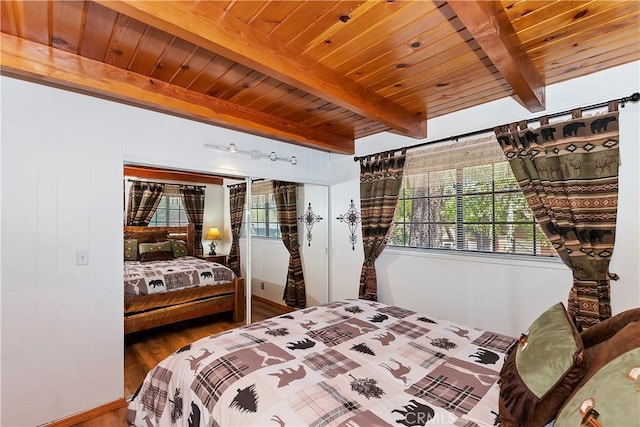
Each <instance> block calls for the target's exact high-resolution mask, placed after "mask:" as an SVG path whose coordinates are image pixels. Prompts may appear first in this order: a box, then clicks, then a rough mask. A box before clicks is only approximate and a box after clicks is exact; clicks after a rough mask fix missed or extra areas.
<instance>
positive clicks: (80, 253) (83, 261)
mask: <svg viewBox="0 0 640 427" xmlns="http://www.w3.org/2000/svg"><path fill="white" fill-rule="evenodd" d="M76 265H89V251H88V250H87V249H84V250H80V249H78V250H77V251H76Z"/></svg>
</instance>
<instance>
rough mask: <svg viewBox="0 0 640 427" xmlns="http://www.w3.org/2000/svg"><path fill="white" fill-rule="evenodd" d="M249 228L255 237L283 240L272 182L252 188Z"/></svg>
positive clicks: (255, 185)
mask: <svg viewBox="0 0 640 427" xmlns="http://www.w3.org/2000/svg"><path fill="white" fill-rule="evenodd" d="M249 227H250V229H251V236H253V237H269V238H274V239H280V238H282V235H281V234H280V225H279V224H278V214H277V211H276V201H275V198H274V195H273V187H272V183H271V181H266V182H263V183H259V184H254V185H253V186H252V187H251V203H250V216H249Z"/></svg>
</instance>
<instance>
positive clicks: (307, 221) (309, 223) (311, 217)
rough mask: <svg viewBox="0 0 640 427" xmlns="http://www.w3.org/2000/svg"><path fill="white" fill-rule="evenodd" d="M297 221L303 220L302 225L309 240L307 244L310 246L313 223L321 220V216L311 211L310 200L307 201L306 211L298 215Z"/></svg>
mask: <svg viewBox="0 0 640 427" xmlns="http://www.w3.org/2000/svg"><path fill="white" fill-rule="evenodd" d="M298 221H302V222H304V226H305V228H306V230H307V233H306V234H307V242H309V246H311V229H312V228H313V224H315V223H316V222H320V221H322V217H321V216H320V215H316V214H315V213H313V209H311V202H309V207H308V208H307V211H306V212H305V213H304V215H302V216H299V217H298Z"/></svg>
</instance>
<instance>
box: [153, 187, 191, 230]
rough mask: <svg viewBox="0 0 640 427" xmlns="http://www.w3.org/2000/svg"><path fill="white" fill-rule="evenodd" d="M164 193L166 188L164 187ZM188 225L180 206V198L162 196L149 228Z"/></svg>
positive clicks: (176, 196) (173, 195) (171, 195)
mask: <svg viewBox="0 0 640 427" xmlns="http://www.w3.org/2000/svg"><path fill="white" fill-rule="evenodd" d="M165 193H166V187H165ZM188 223H189V220H188V219H187V214H186V212H185V211H184V207H183V206H182V197H180V195H177V194H164V195H163V196H162V198H161V199H160V204H159V205H158V209H157V210H156V213H155V214H154V215H153V218H151V222H150V223H149V226H150V227H176V226H185V225H187V224H188Z"/></svg>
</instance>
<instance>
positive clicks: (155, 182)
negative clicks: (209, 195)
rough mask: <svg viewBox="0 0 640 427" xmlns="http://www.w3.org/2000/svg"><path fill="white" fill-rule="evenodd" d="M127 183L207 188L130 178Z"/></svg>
mask: <svg viewBox="0 0 640 427" xmlns="http://www.w3.org/2000/svg"><path fill="white" fill-rule="evenodd" d="M127 181H129V182H148V183H149V184H162V185H174V186H176V187H179V186H184V187H196V188H207V186H206V185H192V184H174V183H171V182H160V181H146V180H145V181H142V180H139V179H131V178H129V179H127Z"/></svg>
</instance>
